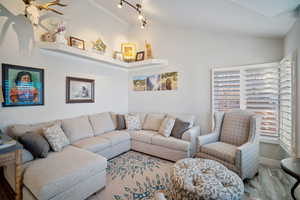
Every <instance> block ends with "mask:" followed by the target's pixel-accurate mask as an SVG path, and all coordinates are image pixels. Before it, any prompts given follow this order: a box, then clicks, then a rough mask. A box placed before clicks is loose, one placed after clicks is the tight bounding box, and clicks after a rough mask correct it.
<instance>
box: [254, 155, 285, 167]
mask: <svg viewBox="0 0 300 200" xmlns="http://www.w3.org/2000/svg"><path fill="white" fill-rule="evenodd" d="M259 163H260V164H262V165H267V166H271V167H280V160H275V159H271V158H267V157H260V159H259Z"/></svg>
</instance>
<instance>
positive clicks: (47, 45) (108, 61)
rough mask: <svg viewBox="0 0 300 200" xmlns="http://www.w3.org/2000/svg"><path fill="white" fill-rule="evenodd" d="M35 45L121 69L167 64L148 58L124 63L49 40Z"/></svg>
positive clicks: (161, 60)
mask: <svg viewBox="0 0 300 200" xmlns="http://www.w3.org/2000/svg"><path fill="white" fill-rule="evenodd" d="M36 45H37V47H38V48H40V49H42V50H45V51H50V52H56V53H61V54H65V55H70V56H76V57H79V58H83V59H88V60H93V61H96V62H100V63H106V64H109V65H112V66H114V67H119V68H122V69H128V70H130V69H144V68H150V67H164V66H166V65H168V61H167V60H163V59H149V60H144V61H138V62H132V63H126V62H122V61H119V60H116V59H113V58H110V57H108V56H105V55H101V54H98V53H95V52H91V51H87V50H81V49H77V48H75V47H70V46H66V45H63V44H57V43H49V42H37V43H36Z"/></svg>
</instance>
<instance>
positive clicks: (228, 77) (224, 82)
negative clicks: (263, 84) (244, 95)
mask: <svg viewBox="0 0 300 200" xmlns="http://www.w3.org/2000/svg"><path fill="white" fill-rule="evenodd" d="M212 77H213V79H212V98H213V101H212V106H213V111H228V110H231V109H239V108H240V70H239V69H238V70H224V71H222V70H220V71H219V70H216V71H213V72H212Z"/></svg>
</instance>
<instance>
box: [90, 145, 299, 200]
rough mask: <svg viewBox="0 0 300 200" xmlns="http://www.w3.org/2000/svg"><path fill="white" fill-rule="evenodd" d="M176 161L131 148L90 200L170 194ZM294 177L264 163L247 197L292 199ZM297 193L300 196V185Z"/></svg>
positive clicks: (148, 199) (112, 164) (150, 199)
mask: <svg viewBox="0 0 300 200" xmlns="http://www.w3.org/2000/svg"><path fill="white" fill-rule="evenodd" d="M173 164H174V163H172V162H169V161H166V160H163V159H159V158H156V157H152V156H149V155H145V154H142V153H138V152H135V151H129V152H127V153H125V154H122V155H120V156H118V157H116V158H113V159H111V160H109V161H108V168H107V185H106V187H105V189H103V190H101V191H99V192H98V193H97V194H95V195H93V196H91V197H89V198H88V200H154V194H155V192H156V191H162V192H163V193H164V194H166V196H167V199H169V198H168V196H169V195H170V191H172V190H171V187H172V185H171V183H170V168H171V166H172V165H173ZM294 182H295V180H291V178H290V177H288V176H287V175H286V174H285V173H284V172H283V171H282V170H281V169H279V168H269V167H265V166H260V168H259V175H258V176H256V177H254V178H253V179H251V180H247V181H245V182H244V183H245V195H244V198H243V200H283V199H284V200H289V199H292V198H291V196H290V188H291V187H292V185H293V183H294ZM296 196H297V197H298V198H299V197H300V187H299V188H297V192H296Z"/></svg>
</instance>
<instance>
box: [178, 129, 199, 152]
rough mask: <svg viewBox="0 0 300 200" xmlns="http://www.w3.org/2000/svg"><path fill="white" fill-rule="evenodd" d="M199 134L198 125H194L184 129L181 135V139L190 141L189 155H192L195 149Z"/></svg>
mask: <svg viewBox="0 0 300 200" xmlns="http://www.w3.org/2000/svg"><path fill="white" fill-rule="evenodd" d="M199 135H200V127H199V126H194V127H192V128H190V129H189V130H187V131H185V132H184V133H183V135H182V137H181V139H182V140H185V141H188V142H190V145H191V147H190V150H191V152H190V157H193V156H194V155H195V154H196V151H197V138H198V136H199Z"/></svg>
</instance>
